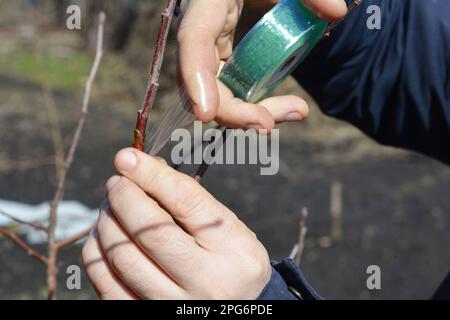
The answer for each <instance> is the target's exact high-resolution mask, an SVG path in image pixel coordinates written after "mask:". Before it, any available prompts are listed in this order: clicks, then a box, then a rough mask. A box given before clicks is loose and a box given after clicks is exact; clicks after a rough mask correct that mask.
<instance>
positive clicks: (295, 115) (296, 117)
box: [285, 112, 303, 121]
mask: <svg viewBox="0 0 450 320" xmlns="http://www.w3.org/2000/svg"><path fill="white" fill-rule="evenodd" d="M285 120H286V121H300V120H303V116H302V115H301V114H300V113H299V112H290V113H288V114H287V115H286V117H285Z"/></svg>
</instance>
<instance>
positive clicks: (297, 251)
mask: <svg viewBox="0 0 450 320" xmlns="http://www.w3.org/2000/svg"><path fill="white" fill-rule="evenodd" d="M307 217H308V209H306V208H303V209H302V213H301V215H300V219H299V223H298V224H299V230H298V241H297V243H296V244H295V246H294V248H293V249H292V252H291V254H290V255H289V257H290V258H291V259H293V260H294V261H295V263H296V264H297V265H298V266H299V265H300V262H301V260H302V254H303V249H304V248H305V237H306V232H307V231H308V229H307V228H306V218H307Z"/></svg>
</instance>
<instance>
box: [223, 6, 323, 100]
mask: <svg viewBox="0 0 450 320" xmlns="http://www.w3.org/2000/svg"><path fill="white" fill-rule="evenodd" d="M327 26H328V22H326V21H323V20H320V19H319V18H318V17H316V16H315V15H314V14H313V13H311V11H309V10H308V9H307V8H305V7H304V6H303V5H302V4H301V1H300V0H283V1H282V2H280V3H279V4H278V5H276V6H275V7H274V8H273V9H272V10H271V11H269V12H268V13H267V14H266V15H265V16H264V17H263V18H262V19H261V20H260V21H259V22H258V23H257V24H256V25H255V26H254V27H253V28H252V29H251V30H250V31H249V33H248V34H247V35H246V36H245V37H244V38H243V39H242V41H241V42H240V43H239V45H238V46H237V47H236V48H235V50H234V52H233V55H232V57H231V58H230V59H229V60H228V61H227V63H226V64H225V66H224V67H223V69H222V71H221V73H220V75H219V79H220V80H221V81H222V82H223V83H224V84H225V85H226V86H227V87H228V88H229V89H230V90H231V91H232V92H233V93H234V96H235V97H238V98H241V99H243V100H245V101H247V102H250V103H256V102H258V101H260V100H262V99H264V98H265V97H266V96H268V95H269V94H270V93H271V92H272V91H273V90H274V89H275V88H277V87H278V86H279V85H280V84H281V83H282V82H283V80H285V79H286V77H287V76H288V75H289V74H291V73H292V72H293V71H294V70H295V69H296V67H297V66H298V65H299V64H300V63H301V62H302V61H303V60H304V58H305V57H306V56H307V55H308V54H309V53H310V52H311V50H312V49H313V48H314V46H315V45H316V44H317V43H318V42H319V40H320V39H321V38H322V37H323V34H324V32H325V30H326V29H327Z"/></svg>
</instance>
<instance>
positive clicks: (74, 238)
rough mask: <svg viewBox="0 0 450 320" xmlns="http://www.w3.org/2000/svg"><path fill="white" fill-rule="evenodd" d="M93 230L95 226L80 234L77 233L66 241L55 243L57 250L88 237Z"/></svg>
mask: <svg viewBox="0 0 450 320" xmlns="http://www.w3.org/2000/svg"><path fill="white" fill-rule="evenodd" d="M94 229H95V226H91V227H89V228H88V229H86V230H84V231H81V232H80V233H77V234H75V235H73V236H71V237H68V238H66V239H63V240H60V241H58V242H57V243H56V246H57V247H58V249H61V248H63V247H66V246H68V245H71V244H72V243H75V242H77V241H79V240H81V239H83V238H86V237H87V236H89V234H90V233H91V232H92V231H93V230H94Z"/></svg>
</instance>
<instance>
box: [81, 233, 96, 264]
mask: <svg viewBox="0 0 450 320" xmlns="http://www.w3.org/2000/svg"><path fill="white" fill-rule="evenodd" d="M94 241H95V240H94V238H92V237H90V238H89V239H88V240H87V241H86V242H85V243H84V245H83V248H82V249H81V258H82V261H83V265H84V266H85V267H86V266H88V265H89V263H90V260H92V258H93V256H94V254H93V253H94Z"/></svg>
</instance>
